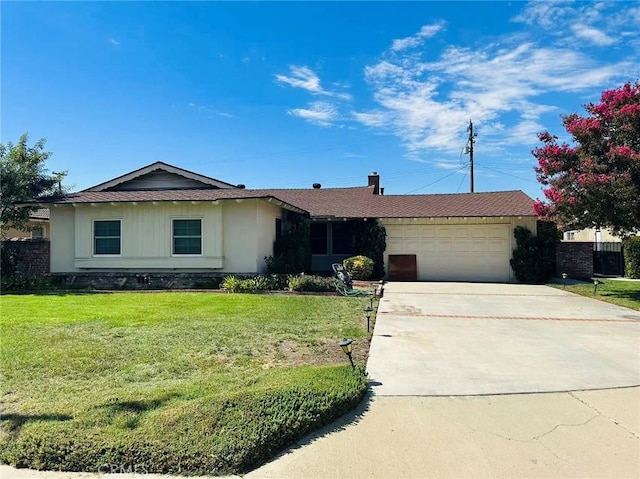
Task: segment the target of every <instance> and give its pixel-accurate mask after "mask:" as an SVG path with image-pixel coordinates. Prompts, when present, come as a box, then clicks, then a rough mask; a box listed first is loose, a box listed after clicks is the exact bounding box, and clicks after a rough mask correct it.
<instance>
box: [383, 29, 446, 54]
mask: <svg viewBox="0 0 640 479" xmlns="http://www.w3.org/2000/svg"><path fill="white" fill-rule="evenodd" d="M443 28H444V24H442V23H436V24H433V25H424V26H423V27H422V28H421V29H420V31H419V32H418V33H416V34H415V35H413V36H411V37H406V38H400V39H397V40H394V41H393V43H392V44H391V50H393V51H395V52H399V51H402V50H407V49H409V48H414V47H417V46H418V45H421V44H422V43H423V42H424V40H426V39H428V38H431V37H433V36H435V35H436V34H437V33H438V32H439V31H440V30H442V29H443Z"/></svg>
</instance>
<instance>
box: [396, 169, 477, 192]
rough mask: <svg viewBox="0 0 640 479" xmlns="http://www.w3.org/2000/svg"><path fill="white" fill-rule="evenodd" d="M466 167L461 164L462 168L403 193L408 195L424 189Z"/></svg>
mask: <svg viewBox="0 0 640 479" xmlns="http://www.w3.org/2000/svg"><path fill="white" fill-rule="evenodd" d="M466 168H467V165H465V166H463V167H462V168H460V169H458V170H455V171H453V172H451V173H449V174H448V175H445V176H443V177H442V178H440V179H438V180H436V181H433V182H431V183H429V184H428V185H424V186H421V187H420V188H416V189H415V190H411V191H408V192H407V193H405V194H406V195H410V194H411V193H415V192H416V191H420V190H423V189H425V188H427V187H429V186H431V185H435V184H436V183H440V182H441V181H442V180H445V179H447V178H449V177H450V176H451V175H455V174H456V173H459V172H461V171H462V170H465V169H466Z"/></svg>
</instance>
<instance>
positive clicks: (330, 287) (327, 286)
mask: <svg viewBox="0 0 640 479" xmlns="http://www.w3.org/2000/svg"><path fill="white" fill-rule="evenodd" d="M289 289H290V290H291V291H298V292H301V291H311V292H316V293H326V292H332V291H333V292H335V291H336V280H335V278H331V277H326V276H315V275H308V274H303V275H300V276H290V277H289Z"/></svg>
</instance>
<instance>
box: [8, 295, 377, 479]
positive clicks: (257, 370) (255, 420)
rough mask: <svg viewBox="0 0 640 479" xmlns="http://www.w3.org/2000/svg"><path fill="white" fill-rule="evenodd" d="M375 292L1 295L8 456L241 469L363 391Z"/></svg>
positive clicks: (95, 464) (136, 468) (346, 406)
mask: <svg viewBox="0 0 640 479" xmlns="http://www.w3.org/2000/svg"><path fill="white" fill-rule="evenodd" d="M364 302H365V300H362V299H356V298H344V297H336V296H277V295H273V296H272V295H243V294H215V293H118V294H54V295H5V296H2V297H1V298H0V306H1V308H2V310H1V319H0V325H1V328H2V330H1V338H2V350H1V358H0V359H1V363H0V368H1V373H2V385H1V387H2V390H1V391H0V393H1V394H2V399H1V400H2V412H3V415H2V418H1V419H2V421H1V430H0V460H1V461H2V462H5V463H10V464H13V465H16V466H19V467H31V468H37V469H60V470H87V471H99V472H109V471H114V472H125V471H132V472H157V473H182V474H228V473H242V472H245V471H247V470H250V469H251V468H253V467H255V466H257V465H259V464H260V463H262V462H264V461H266V460H267V459H269V458H270V457H271V456H273V455H274V454H275V453H277V452H278V451H279V450H281V449H283V448H284V447H286V446H287V445H289V444H292V443H293V442H294V441H295V440H296V439H298V438H300V437H301V436H302V435H304V434H306V433H308V432H309V431H311V430H313V429H316V428H318V427H320V426H322V425H324V424H327V423H328V422H330V421H332V420H333V419H335V418H337V417H338V416H340V415H342V414H344V413H345V412H347V411H349V410H350V409H352V408H354V407H355V406H356V405H357V404H358V403H359V402H360V401H361V400H362V398H363V397H364V394H365V392H366V378H365V376H364V373H363V368H362V367H359V368H356V369H355V370H352V369H351V367H350V366H348V361H347V359H346V357H345V356H344V354H343V353H342V351H341V350H340V348H339V346H338V343H339V341H340V340H341V339H342V338H343V337H350V338H352V339H354V340H355V342H354V345H355V347H354V358H355V359H356V361H357V362H358V364H359V365H363V364H364V361H365V360H366V355H367V352H368V339H369V336H368V333H367V331H366V325H364V323H363V320H362V308H363V306H364V304H363V303H364Z"/></svg>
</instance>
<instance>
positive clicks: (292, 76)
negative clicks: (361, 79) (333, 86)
mask: <svg viewBox="0 0 640 479" xmlns="http://www.w3.org/2000/svg"><path fill="white" fill-rule="evenodd" d="M275 77H276V81H277V82H278V83H281V84H286V85H290V86H292V87H294V88H302V89H303V90H306V91H308V92H309V93H312V94H314V95H323V96H331V97H335V98H339V99H341V100H350V99H351V95H349V94H348V93H342V92H335V91H330V90H325V89H324V88H323V87H322V85H321V84H320V78H319V77H318V75H317V74H316V73H315V72H314V71H313V70H312V69H311V68H309V67H308V66H305V65H302V66H296V65H291V66H290V67H289V75H280V74H278V75H275Z"/></svg>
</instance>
